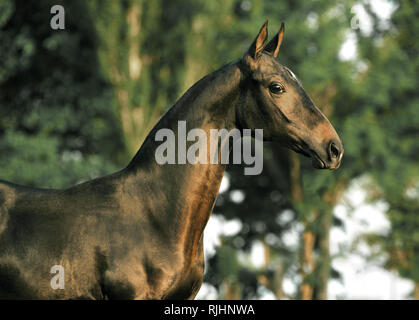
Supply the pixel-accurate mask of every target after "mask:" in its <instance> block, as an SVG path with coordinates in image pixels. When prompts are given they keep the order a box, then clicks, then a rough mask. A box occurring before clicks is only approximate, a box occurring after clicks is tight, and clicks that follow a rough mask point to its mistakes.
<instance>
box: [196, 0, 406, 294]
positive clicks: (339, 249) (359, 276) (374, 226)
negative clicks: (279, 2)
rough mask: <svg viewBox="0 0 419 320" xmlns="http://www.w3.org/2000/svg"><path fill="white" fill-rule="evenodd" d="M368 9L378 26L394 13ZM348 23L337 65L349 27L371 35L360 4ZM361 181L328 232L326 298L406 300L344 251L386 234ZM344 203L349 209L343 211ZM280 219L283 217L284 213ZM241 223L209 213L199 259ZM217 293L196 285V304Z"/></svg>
mask: <svg viewBox="0 0 419 320" xmlns="http://www.w3.org/2000/svg"><path fill="white" fill-rule="evenodd" d="M369 2H370V4H371V7H372V9H373V10H374V12H375V13H376V14H377V15H378V17H379V18H380V19H381V23H382V24H383V25H384V26H387V25H388V22H389V19H390V16H391V14H392V12H393V11H394V10H395V6H394V4H393V3H391V2H390V1H387V0H374V1H372V0H370V1H369ZM352 12H353V13H354V19H353V20H352V22H351V28H352V31H349V32H348V33H347V35H346V40H345V42H344V43H343V45H342V47H341V50H340V52H339V57H340V59H342V60H346V61H348V60H353V61H356V59H357V45H356V38H355V34H354V31H353V30H354V29H355V28H360V29H361V32H363V33H365V34H368V33H370V32H371V27H372V24H371V21H370V19H369V17H368V15H367V13H366V11H365V9H364V8H363V6H362V5H361V4H357V5H355V6H354V7H353V9H352ZM362 184H363V181H362V179H360V180H358V181H354V182H353V183H352V185H351V186H350V187H349V189H348V190H347V191H346V193H345V194H344V196H343V199H342V201H341V203H339V204H338V205H337V206H336V207H335V211H334V214H335V216H336V217H338V218H340V219H341V220H342V221H343V222H344V228H343V229H342V228H336V227H333V228H332V229H331V234H330V248H331V255H332V256H334V255H338V254H339V253H345V254H344V255H342V258H340V257H339V258H334V259H333V261H332V267H333V268H334V269H336V270H337V271H339V272H340V274H341V275H342V279H341V280H330V281H329V284H328V299H391V300H395V299H407V298H408V295H409V293H410V292H411V291H412V290H413V286H414V285H413V282H412V281H409V280H406V279H402V278H400V277H399V276H398V275H397V274H395V273H393V272H390V271H387V270H385V269H383V268H382V267H381V266H380V265H379V263H377V262H375V263H371V262H368V261H367V259H366V258H365V256H367V255H368V253H370V250H371V249H370V247H369V246H367V245H366V244H365V243H362V242H361V243H360V245H359V246H358V247H357V252H351V251H349V248H350V247H351V245H352V244H353V243H354V241H355V239H357V238H358V237H359V236H360V235H361V234H363V233H366V232H372V233H377V234H385V233H386V232H388V231H389V228H390V223H389V221H388V219H387V218H386V216H385V214H384V213H383V212H384V211H385V209H386V204H385V203H376V204H370V203H366V201H365V197H366V195H365V192H364V191H363V189H362ZM228 187H229V182H228V176H225V177H224V179H223V181H222V183H221V187H220V192H225V191H226V190H228ZM233 197H234V198H235V200H236V201H238V202H240V201H242V200H243V194H240V192H238V193H237V194H234V195H233ZM348 204H350V205H349V206H348ZM285 215H286V213H285ZM240 228H241V224H240V221H239V219H233V220H229V221H226V220H225V219H224V218H223V217H222V216H220V215H217V214H216V213H214V214H213V215H212V216H211V218H210V220H209V222H208V225H207V227H206V229H205V233H204V247H205V254H206V255H207V256H208V255H213V254H215V252H216V247H217V246H218V245H219V244H220V243H219V236H220V235H221V234H224V235H233V234H235V233H237V232H239V230H240ZM300 232H301V226H298V225H296V226H295V228H294V229H292V230H291V231H290V232H289V233H288V234H285V235H284V241H285V242H286V243H287V245H288V246H289V247H290V248H292V247H295V248H296V247H297V245H298V242H299V235H300ZM250 258H251V261H252V263H253V264H254V265H255V266H261V265H262V264H263V263H264V253H263V247H262V245H261V244H258V243H256V244H255V245H254V246H253V249H252V251H251V257H250ZM283 288H284V291H285V293H286V294H290V295H292V294H294V293H295V292H296V290H297V287H296V285H295V282H294V281H292V280H291V279H288V278H285V279H284V283H283ZM216 298H217V291H216V290H215V288H213V287H211V286H210V285H208V284H205V283H204V285H203V286H202V288H201V290H200V291H199V293H198V295H197V299H216ZM263 299H274V296H273V294H271V293H270V292H268V291H266V292H265V294H264V295H263Z"/></svg>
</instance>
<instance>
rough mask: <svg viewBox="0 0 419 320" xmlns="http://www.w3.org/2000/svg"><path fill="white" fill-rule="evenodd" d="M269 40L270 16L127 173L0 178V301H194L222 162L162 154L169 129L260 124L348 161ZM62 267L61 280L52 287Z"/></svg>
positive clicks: (325, 158)
mask: <svg viewBox="0 0 419 320" xmlns="http://www.w3.org/2000/svg"><path fill="white" fill-rule="evenodd" d="M283 33H284V28H283V25H282V26H281V30H280V31H279V32H278V34H276V35H275V36H274V38H273V39H272V40H271V41H270V42H269V43H268V44H266V46H265V42H266V39H267V22H266V23H265V24H264V25H263V26H262V28H261V30H260V32H259V34H258V36H257V37H256V39H255V40H254V42H253V43H252V45H251V46H250V48H249V50H248V51H247V52H246V53H245V55H244V57H243V58H242V59H240V60H238V61H235V62H232V63H230V64H228V65H226V66H224V67H222V68H221V69H219V70H218V71H215V72H213V73H211V74H209V75H207V76H206V77H204V78H203V79H201V80H200V81H199V82H197V83H196V84H195V85H194V86H193V87H191V88H190V89H189V90H188V91H187V92H186V93H185V94H184V95H183V96H182V97H181V98H180V100H179V101H177V102H176V104H175V105H174V106H173V107H172V108H171V109H170V110H169V111H168V112H167V113H166V114H165V115H164V116H163V117H162V118H161V120H160V121H159V122H158V124H157V125H156V126H155V127H154V128H153V130H152V131H151V132H150V134H149V135H148V137H147V138H146V140H145V142H144V143H143V145H142V146H141V148H140V150H139V151H138V153H137V154H136V156H135V157H134V158H133V160H132V161H131V162H130V163H129V165H128V166H127V167H126V168H125V169H123V170H121V171H120V172H117V173H114V174H112V175H109V176H106V177H102V178H98V179H95V180H92V181H88V182H86V183H82V184H79V185H76V186H74V187H71V188H69V189H65V190H52V189H32V188H27V187H22V186H18V185H15V184H13V183H9V182H6V181H1V182H0V298H3V299H193V298H194V297H195V295H196V294H197V292H198V290H199V288H200V286H201V283H202V279H203V273H204V256H203V231H204V228H205V225H206V223H207V221H208V219H209V216H210V214H211V211H212V209H213V206H214V203H215V200H216V198H217V194H218V190H219V187H220V182H221V179H222V177H223V174H224V170H225V167H226V165H225V164H201V163H197V164H189V163H186V164H177V165H172V164H166V165H159V164H158V163H156V159H155V151H156V148H157V147H158V143H157V142H156V141H155V138H154V137H155V134H156V132H157V131H158V130H159V129H161V128H168V129H172V130H173V131H174V132H176V126H177V123H178V121H179V120H184V121H186V123H187V126H188V128H200V129H202V130H204V131H205V132H209V130H210V129H227V130H231V129H233V128H238V129H243V128H249V129H257V128H259V129H263V130H264V131H263V138H264V139H267V140H272V141H278V142H279V143H281V144H282V145H284V146H286V147H288V148H291V149H293V150H295V151H297V152H299V153H302V154H304V155H306V156H309V157H311V158H312V161H313V165H314V166H315V167H316V168H323V169H325V168H328V169H336V168H338V167H339V165H340V162H341V158H342V154H343V148H342V143H341V141H340V139H339V137H338V135H337V133H336V131H335V130H334V128H333V127H332V125H331V124H330V122H329V121H328V119H327V118H326V117H325V116H324V115H323V114H322V113H321V112H320V111H319V109H317V107H316V106H315V105H314V103H313V102H312V100H311V99H310V98H309V96H308V95H307V94H306V93H305V91H304V90H303V88H302V86H301V83H300V82H299V80H298V79H297V78H296V77H295V75H294V74H293V73H292V72H291V71H290V70H289V69H288V68H286V67H285V66H283V65H281V64H280V63H279V61H278V60H277V55H278V50H279V47H280V45H281V42H282V38H283ZM55 265H59V266H62V270H63V275H64V279H65V280H64V284H65V286H64V289H62V288H59V289H57V288H53V287H52V286H51V278H52V277H53V276H54V274H51V273H50V271H51V267H52V266H55Z"/></svg>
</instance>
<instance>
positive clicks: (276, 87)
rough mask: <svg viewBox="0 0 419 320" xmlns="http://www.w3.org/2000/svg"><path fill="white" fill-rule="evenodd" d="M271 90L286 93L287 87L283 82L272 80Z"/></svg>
mask: <svg viewBox="0 0 419 320" xmlns="http://www.w3.org/2000/svg"><path fill="white" fill-rule="evenodd" d="M269 91H271V92H272V93H284V92H285V88H284V86H283V85H282V84H280V83H278V82H272V83H271V84H270V85H269Z"/></svg>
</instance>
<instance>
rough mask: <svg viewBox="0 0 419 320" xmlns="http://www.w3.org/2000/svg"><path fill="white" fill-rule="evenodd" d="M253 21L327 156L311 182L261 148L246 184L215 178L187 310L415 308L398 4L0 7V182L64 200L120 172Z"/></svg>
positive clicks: (282, 153)
mask: <svg viewBox="0 0 419 320" xmlns="http://www.w3.org/2000/svg"><path fill="white" fill-rule="evenodd" d="M55 4H61V5H63V6H64V8H65V30H52V29H51V27H50V20H51V18H52V16H53V15H51V13H50V9H51V7H52V6H53V5H55ZM266 19H269V32H270V37H272V36H273V35H274V34H275V33H276V32H277V31H278V30H279V26H280V23H281V22H282V21H284V22H285V26H286V27H285V37H284V42H283V43H282V46H281V49H280V54H279V59H280V61H281V63H283V64H284V65H286V66H288V67H289V68H291V69H292V70H293V71H294V72H295V74H296V75H297V76H298V77H299V78H300V79H301V80H302V82H303V84H304V87H305V89H306V91H307V92H308V93H309V95H310V96H311V97H312V99H313V100H314V101H315V103H316V104H317V106H318V107H319V108H320V109H322V111H323V112H324V113H325V114H326V115H327V116H328V117H329V119H331V121H332V123H333V125H334V126H335V128H336V130H337V132H338V133H339V135H340V137H341V138H342V141H343V144H344V148H345V155H344V158H343V163H342V165H341V168H340V169H339V170H337V171H334V172H331V171H319V170H314V169H313V168H312V167H311V163H310V160H308V159H306V158H302V157H301V156H299V155H297V154H295V153H292V152H290V151H288V150H286V149H284V148H281V147H279V146H278V145H274V144H272V145H271V144H268V143H266V144H265V150H264V170H263V173H262V174H261V175H259V176H243V170H242V169H243V168H241V167H240V166H238V165H231V166H229V167H228V170H227V173H226V176H225V178H224V179H223V182H222V186H221V190H220V195H219V198H218V200H217V203H216V207H215V209H214V212H213V215H212V217H211V219H210V221H209V224H208V226H207V228H206V230H205V246H206V252H205V254H206V273H205V279H204V281H205V283H204V285H203V287H202V289H201V291H200V292H199V294H198V298H199V299H419V160H418V159H419V157H418V154H419V153H418V151H419V143H418V139H419V91H418V87H419V79H418V71H419V46H418V44H417V38H416V37H417V35H418V34H419V3H418V2H417V1H414V0H401V1H390V0H376V1H372V0H371V1H369V0H359V1H355V0H348V1H346V0H345V1H343V0H313V1H306V0H304V1H303V0H263V1H261V0H222V1H221V0H211V1H207V0H171V1H168V0H166V1H164V0H156V1H146V0H124V1H111V0H88V1H86V0H71V1H70V0H68V1H58V0H54V1H49V0H42V1H39V0H25V1H23V0H0V178H1V179H4V180H9V181H13V182H15V183H18V184H23V185H29V186H34V187H47V188H65V187H69V186H71V185H73V184H76V183H79V182H83V181H86V180H89V179H91V178H95V177H97V176H100V175H105V174H108V173H111V172H114V171H116V170H119V169H121V168H123V167H124V166H125V165H126V164H127V163H128V162H129V160H130V158H131V157H132V156H133V155H134V153H135V152H136V151H137V149H138V148H139V147H140V145H141V143H142V141H143V139H144V138H145V136H146V135H147V133H148V132H149V130H150V129H151V128H152V127H153V126H154V124H155V123H156V121H157V119H158V118H159V117H160V116H161V115H162V113H163V112H164V111H165V110H167V109H168V108H169V107H170V106H171V105H173V104H174V102H175V101H176V100H177V99H178V98H179V97H180V96H181V94H182V93H183V92H185V91H186V90H187V89H188V88H189V87H190V86H191V85H192V84H193V83H195V82H196V81H197V80H199V79H200V78H201V77H203V76H204V75H206V74H207V73H209V72H211V71H213V70H216V69H218V68H219V67H221V66H222V65H224V64H226V63H227V62H229V61H231V60H234V59H237V58H239V57H241V56H242V55H243V53H244V52H245V51H246V50H247V48H248V46H249V45H250V43H251V42H252V41H253V39H254V37H255V36H256V34H257V32H258V31H259V28H260V27H261V25H262V24H263V22H264V21H265V20H266Z"/></svg>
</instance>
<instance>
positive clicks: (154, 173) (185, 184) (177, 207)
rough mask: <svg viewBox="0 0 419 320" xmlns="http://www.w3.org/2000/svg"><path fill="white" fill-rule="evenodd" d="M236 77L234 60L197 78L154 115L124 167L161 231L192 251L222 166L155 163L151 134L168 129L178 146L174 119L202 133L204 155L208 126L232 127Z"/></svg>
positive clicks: (238, 75)
mask: <svg viewBox="0 0 419 320" xmlns="http://www.w3.org/2000/svg"><path fill="white" fill-rule="evenodd" d="M240 81H241V72H240V69H239V67H238V66H237V64H230V65H227V66H225V67H223V68H221V69H220V70H218V71H216V72H214V73H211V74H210V75H208V76H206V77H204V78H203V79H201V80H200V81H198V82H197V83H196V84H195V85H194V86H193V87H191V88H190V89H189V90H188V91H187V92H186V93H185V94H184V95H183V96H182V97H181V98H180V99H179V101H178V102H176V104H175V105H174V106H173V107H172V108H171V109H170V110H169V111H168V112H167V113H166V114H165V115H164V116H163V117H162V118H161V119H160V121H159V122H158V124H157V125H156V126H155V127H154V128H153V129H152V131H151V132H150V134H149V135H148V136H147V138H146V139H145V142H144V143H143V145H142V146H141V148H140V150H139V151H138V153H137V154H136V156H135V157H134V159H133V160H132V161H131V163H130V164H129V165H128V167H127V169H126V170H127V172H129V174H130V175H131V176H133V177H135V180H136V181H138V184H137V185H138V188H139V189H140V190H139V192H144V191H145V190H144V188H146V189H147V190H146V192H147V196H148V197H149V198H148V199H147V200H148V201H149V205H147V206H148V207H150V208H153V209H154V212H153V218H154V219H155V220H156V221H161V225H163V227H162V228H165V227H166V226H167V227H168V228H170V230H166V232H167V234H170V235H173V236H175V237H176V238H177V239H178V240H179V241H181V242H183V243H184V249H185V250H187V249H188V248H189V249H191V248H192V249H191V250H193V251H196V250H197V247H198V243H199V242H200V240H201V237H202V233H203V230H204V228H205V225H206V223H207V221H208V219H209V216H210V214H211V211H212V208H213V206H214V204H215V200H216V198H217V195H218V190H219V187H220V183H221V180H222V177H223V174H224V171H225V164H220V163H218V164H211V163H210V162H207V164H200V163H197V164H194V165H192V164H189V163H186V164H175V165H173V164H165V165H159V164H158V163H157V162H156V160H155V152H156V149H157V147H158V146H159V145H160V144H161V142H158V141H155V135H156V132H157V131H158V130H160V129H171V130H172V131H173V132H174V134H175V141H176V145H177V148H178V143H177V141H178V130H177V127H178V121H185V122H186V132H188V131H189V130H190V129H192V128H199V129H202V130H203V131H205V133H206V136H207V150H208V153H209V150H210V149H209V145H210V144H211V139H212V138H211V135H210V130H211V129H219V130H220V129H227V130H229V131H230V130H231V129H233V128H235V127H236V106H237V104H238V103H239V101H240ZM217 139H218V138H217ZM176 151H177V152H178V150H176ZM177 152H176V159H177ZM208 157H209V155H208ZM156 206H158V208H157V207H156ZM189 249H188V250H189ZM192 254H193V252H192Z"/></svg>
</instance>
